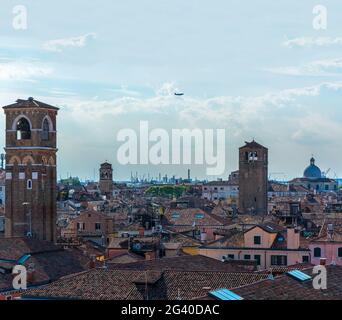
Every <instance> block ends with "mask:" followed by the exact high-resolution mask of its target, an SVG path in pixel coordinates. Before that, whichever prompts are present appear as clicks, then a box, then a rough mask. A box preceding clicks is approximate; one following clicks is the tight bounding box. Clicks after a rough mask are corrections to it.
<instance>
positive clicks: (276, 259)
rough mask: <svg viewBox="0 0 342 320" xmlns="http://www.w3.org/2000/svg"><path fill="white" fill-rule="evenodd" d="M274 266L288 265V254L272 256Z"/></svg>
mask: <svg viewBox="0 0 342 320" xmlns="http://www.w3.org/2000/svg"><path fill="white" fill-rule="evenodd" d="M271 265H272V266H287V256H271Z"/></svg>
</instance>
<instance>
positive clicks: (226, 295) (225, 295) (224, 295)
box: [209, 289, 243, 301]
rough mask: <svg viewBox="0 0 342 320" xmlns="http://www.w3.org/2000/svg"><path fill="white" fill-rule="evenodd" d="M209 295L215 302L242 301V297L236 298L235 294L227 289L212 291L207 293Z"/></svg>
mask: <svg viewBox="0 0 342 320" xmlns="http://www.w3.org/2000/svg"><path fill="white" fill-rule="evenodd" d="M209 294H210V295H211V296H212V297H214V298H216V299H217V300H226V301H227V300H243V298H242V297H240V296H238V295H237V294H235V293H234V292H232V291H230V290H228V289H218V290H214V291H211V292H209Z"/></svg>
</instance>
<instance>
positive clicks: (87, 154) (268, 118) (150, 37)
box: [0, 0, 342, 180]
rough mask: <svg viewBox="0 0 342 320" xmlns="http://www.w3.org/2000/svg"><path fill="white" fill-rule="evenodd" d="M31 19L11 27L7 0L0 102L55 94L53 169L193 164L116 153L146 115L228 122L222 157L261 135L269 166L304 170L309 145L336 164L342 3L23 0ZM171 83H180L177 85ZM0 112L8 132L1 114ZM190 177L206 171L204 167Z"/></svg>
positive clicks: (170, 170) (341, 151) (51, 98)
mask: <svg viewBox="0 0 342 320" xmlns="http://www.w3.org/2000/svg"><path fill="white" fill-rule="evenodd" d="M20 4H21V5H24V6H25V7H26V9H27V30H15V29H14V28H13V18H14V17H15V16H16V15H15V14H13V8H14V7H15V6H16V5H18V2H17V1H12V0H1V7H0V104H1V105H6V104H9V103H12V102H13V101H15V100H16V99H17V98H27V97H29V96H33V97H35V98H36V99H37V100H41V101H44V102H47V103H51V104H53V105H57V106H59V107H60V112H59V118H58V138H59V141H58V144H59V152H58V156H59V158H58V160H59V162H58V171H59V176H62V177H65V176H66V175H67V174H72V175H78V176H80V177H81V178H82V179H85V178H90V179H92V178H93V177H94V169H96V172H95V173H96V177H97V171H98V165H99V163H101V162H103V161H105V160H108V161H110V162H112V163H113V165H114V171H115V178H116V179H119V180H122V179H127V178H129V177H130V173H131V171H133V172H136V171H138V172H139V174H140V175H144V174H146V175H147V173H148V172H150V174H151V176H157V175H158V173H159V172H161V173H162V174H165V173H167V174H168V175H169V176H170V175H173V174H175V175H177V176H186V171H187V168H188V166H162V167H155V166H128V165H127V166H121V165H119V164H118V163H117V160H116V152H117V148H118V146H119V143H118V142H117V141H116V134H117V132H118V130H119V129H121V128H133V129H138V127H139V121H140V120H148V121H149V122H150V127H151V128H165V129H167V130H171V129H172V128H203V129H204V128H225V129H226V130H227V144H226V147H227V150H226V153H227V156H226V160H227V168H226V173H225V175H224V176H227V175H228V173H229V171H231V170H235V169H236V168H237V166H238V163H237V150H238V147H239V146H241V145H243V143H244V141H246V140H248V141H249V140H252V139H253V138H255V139H256V140H257V141H258V142H260V143H262V144H263V145H265V146H267V147H268V148H269V153H270V155H269V158H270V170H269V171H270V173H271V174H273V176H274V177H278V178H280V179H290V178H292V177H294V176H301V175H302V172H303V170H304V167H305V166H306V165H307V164H308V162H309V159H310V157H311V155H312V154H313V155H314V156H315V157H316V160H317V164H318V165H319V166H320V167H321V169H322V170H326V169H328V168H331V171H330V177H333V176H334V175H335V173H336V174H337V176H342V162H341V158H342V139H341V137H342V126H341V123H342V50H341V49H342V2H341V1H340V0H322V1H320V2H319V4H321V5H324V6H325V7H326V8H327V12H328V24H327V29H326V30H315V29H314V28H313V19H314V17H315V15H314V14H313V8H314V6H315V5H317V4H318V3H317V1H311V0H303V1H298V0H286V1H285V0H281V1H272V0H257V1H253V3H252V1H247V0H244V1H241V0H211V1H205V0H203V1H200V0H186V1H184V0H172V1H170V0H158V1H157V0H139V1H138V0H125V1H119V0H102V1H96V2H94V1H84V0H73V1H70V0H69V1H66V0H59V1H46V0H31V1H30V0H21V1H20ZM175 91H182V92H184V93H185V95H184V96H183V97H175V96H174V92H175ZM1 117H2V118H1V119H0V130H1V135H0V138H1V142H2V144H3V145H4V116H3V115H2V116H1ZM191 169H192V174H193V176H194V177H195V176H197V177H198V178H203V177H205V169H204V167H203V166H195V165H194V166H192V168H191Z"/></svg>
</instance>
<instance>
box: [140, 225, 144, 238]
mask: <svg viewBox="0 0 342 320" xmlns="http://www.w3.org/2000/svg"><path fill="white" fill-rule="evenodd" d="M139 236H140V237H144V236H145V228H144V227H141V228H139Z"/></svg>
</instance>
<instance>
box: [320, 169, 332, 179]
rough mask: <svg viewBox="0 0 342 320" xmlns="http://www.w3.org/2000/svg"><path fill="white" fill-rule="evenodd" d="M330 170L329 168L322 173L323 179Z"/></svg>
mask: <svg viewBox="0 0 342 320" xmlns="http://www.w3.org/2000/svg"><path fill="white" fill-rule="evenodd" d="M330 170H331V168H329V169H328V170H325V171H323V172H322V175H323V177H325V178H326V177H327V175H328V173H329V172H330Z"/></svg>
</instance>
